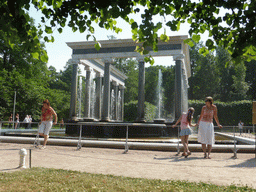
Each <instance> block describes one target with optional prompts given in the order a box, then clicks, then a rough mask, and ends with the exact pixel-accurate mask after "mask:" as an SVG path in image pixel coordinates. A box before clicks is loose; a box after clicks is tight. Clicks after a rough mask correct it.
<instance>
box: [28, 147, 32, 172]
mask: <svg viewBox="0 0 256 192" xmlns="http://www.w3.org/2000/svg"><path fill="white" fill-rule="evenodd" d="M31 153H32V150H31V149H29V168H30V169H31V159H32V158H31V156H32V154H31Z"/></svg>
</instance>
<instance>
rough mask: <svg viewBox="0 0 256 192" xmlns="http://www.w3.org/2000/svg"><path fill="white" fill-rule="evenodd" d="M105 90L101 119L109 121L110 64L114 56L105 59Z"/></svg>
mask: <svg viewBox="0 0 256 192" xmlns="http://www.w3.org/2000/svg"><path fill="white" fill-rule="evenodd" d="M104 62H105V66H104V92H103V94H104V95H103V107H102V115H101V121H109V120H110V119H109V109H110V65H111V63H112V58H105V59H104Z"/></svg>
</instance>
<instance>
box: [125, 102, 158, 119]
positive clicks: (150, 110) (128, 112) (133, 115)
mask: <svg viewBox="0 0 256 192" xmlns="http://www.w3.org/2000/svg"><path fill="white" fill-rule="evenodd" d="M144 104H145V121H146V122H152V121H153V120H154V118H155V117H156V106H154V105H152V104H150V103H148V102H145V103H144ZM137 108H138V101H130V102H129V103H125V104H124V121H129V122H134V121H135V120H136V119H137Z"/></svg>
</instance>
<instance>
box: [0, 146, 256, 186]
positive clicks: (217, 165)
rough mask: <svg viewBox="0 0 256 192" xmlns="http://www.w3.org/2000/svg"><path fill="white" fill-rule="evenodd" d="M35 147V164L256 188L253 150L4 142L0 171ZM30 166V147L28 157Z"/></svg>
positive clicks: (14, 166)
mask: <svg viewBox="0 0 256 192" xmlns="http://www.w3.org/2000/svg"><path fill="white" fill-rule="evenodd" d="M22 148H25V149H27V150H28V149H32V150H31V157H32V159H31V166H32V167H45V168H55V169H66V170H75V171H81V172H88V173H99V174H111V175H117V176H126V177H136V178H149V179H162V180H187V181H191V182H200V181H202V182H206V183H212V184H217V185H231V184H235V185H238V186H239V185H240V186H245V185H247V186H249V187H253V188H255V189H256V177H255V175H256V168H255V166H256V159H255V154H253V153H238V154H237V159H234V158H232V155H233V153H212V155H211V157H212V159H204V158H203V153H201V152H193V153H192V155H191V156H189V157H188V158H184V157H182V156H181V155H178V156H177V153H176V152H162V151H147V150H129V152H128V153H126V154H124V153H123V152H124V150H123V149H109V148H88V147H82V149H80V150H76V147H75V146H56V145H55V146H51V145H48V146H47V148H46V149H44V150H40V149H37V148H33V145H31V144H15V143H1V142H0V157H1V158H0V171H1V172H10V171H17V170H20V169H19V168H17V167H18V166H19V159H20V157H19V150H20V149H22ZM26 165H27V167H29V150H28V155H27V157H26Z"/></svg>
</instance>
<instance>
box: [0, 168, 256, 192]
mask: <svg viewBox="0 0 256 192" xmlns="http://www.w3.org/2000/svg"><path fill="white" fill-rule="evenodd" d="M0 191H118V192H122V191H188V192H194V191H212V192H213V191H214V192H216V191H236V192H238V191H256V190H254V189H251V188H248V187H237V186H234V185H231V186H217V185H212V184H205V183H195V182H186V181H170V180H169V181H162V180H153V179H140V178H129V177H117V176H112V175H102V174H89V173H84V172H77V171H66V170H58V169H45V168H32V169H26V170H22V171H16V172H12V173H0Z"/></svg>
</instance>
